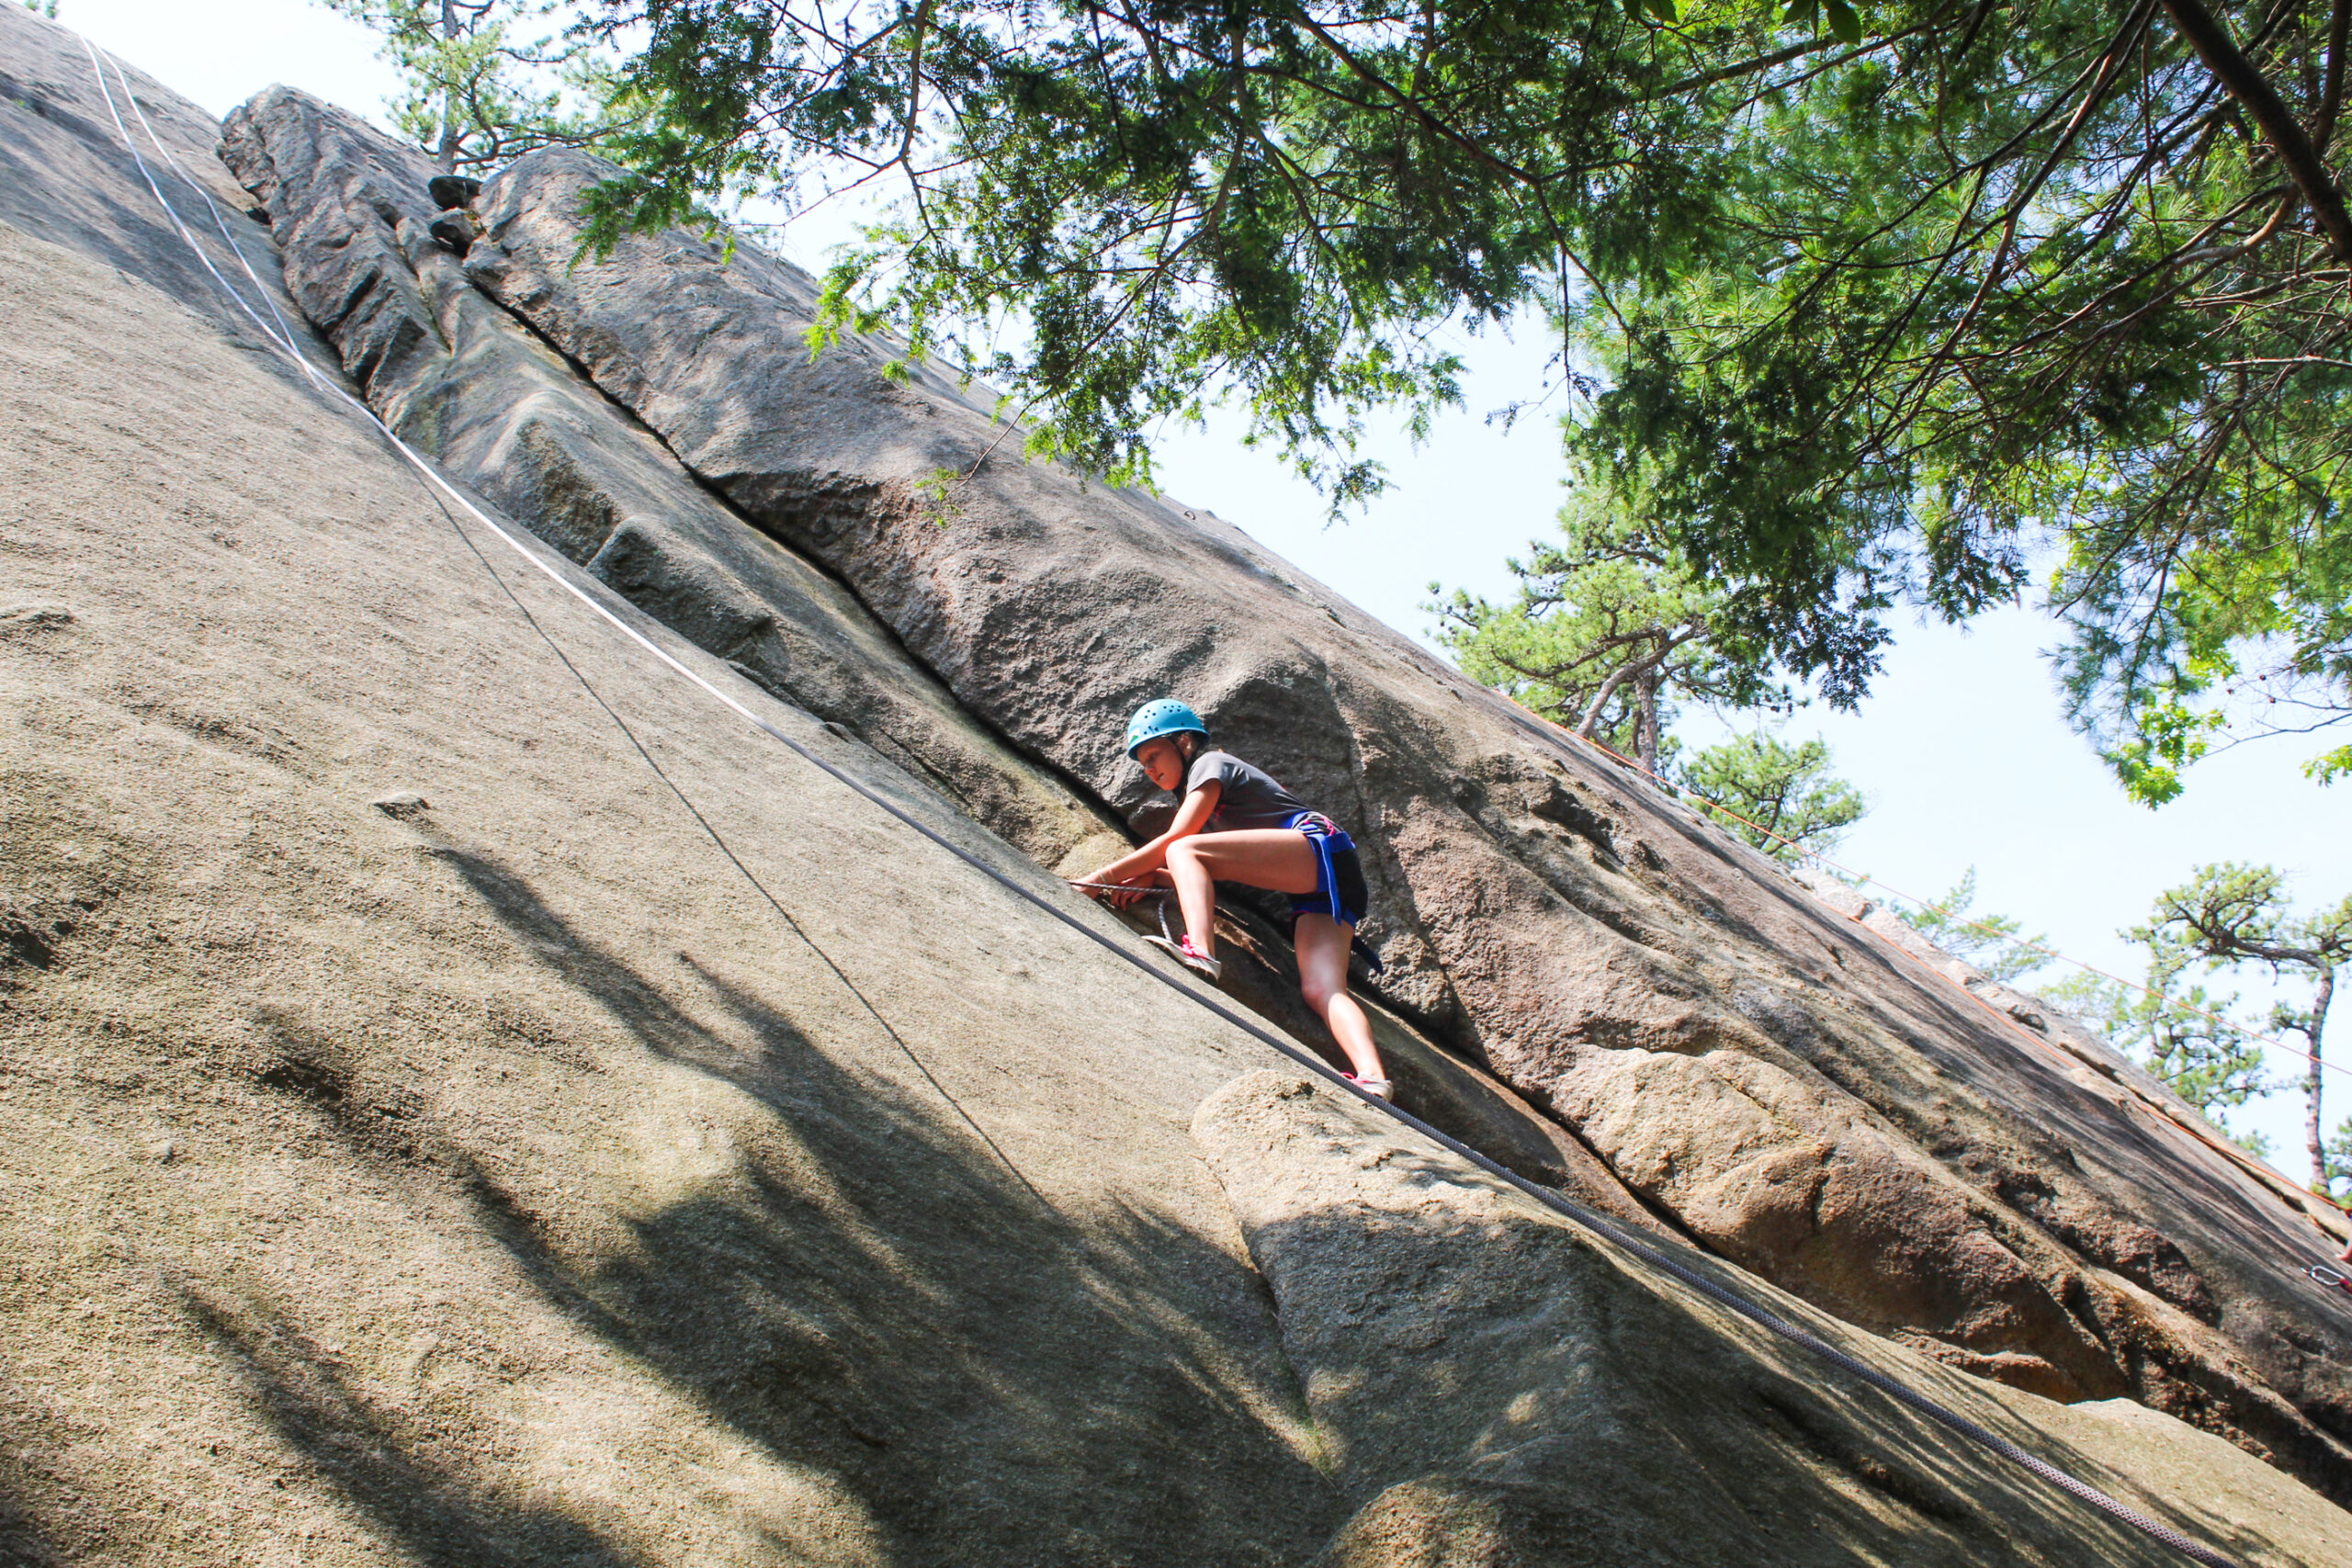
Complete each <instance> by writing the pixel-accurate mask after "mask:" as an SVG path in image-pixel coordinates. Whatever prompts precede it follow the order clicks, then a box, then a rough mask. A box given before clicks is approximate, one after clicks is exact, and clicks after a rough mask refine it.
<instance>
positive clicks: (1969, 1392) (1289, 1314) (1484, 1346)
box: [1193, 1073, 2346, 1568]
mask: <svg viewBox="0 0 2352 1568" xmlns="http://www.w3.org/2000/svg"><path fill="white" fill-rule="evenodd" d="M1193 1131H1194V1133H1195V1134H1196V1135H1197V1136H1198V1137H1199V1138H1200V1140H1201V1143H1202V1146H1203V1148H1204V1151H1205V1152H1206V1153H1207V1155H1208V1157H1209V1162H1210V1164H1211V1166H1212V1167H1213V1168H1215V1169H1216V1173H1217V1177H1218V1179H1219V1180H1220V1181H1222V1182H1223V1183H1224V1185H1225V1188H1226V1190H1227V1192H1228V1193H1229V1194H1231V1196H1232V1198H1233V1201H1234V1207H1235V1210H1236V1211H1237V1212H1238V1213H1239V1214H1240V1216H1241V1225H1242V1232H1243V1234H1244V1235H1246V1236H1248V1238H1249V1242H1250V1254H1251V1256H1252V1257H1254V1258H1256V1259H1257V1262H1258V1267H1259V1269H1261V1271H1262V1272H1263V1273H1264V1274H1265V1276H1266V1280H1267V1283H1268V1284H1269V1285H1270V1286H1272V1290H1273V1292H1274V1300H1275V1303H1276V1308H1277V1311H1278V1314H1279V1315H1280V1318H1281V1322H1282V1327H1283V1345H1284V1347H1285V1348H1287V1349H1288V1350H1289V1352H1290V1357H1291V1360H1292V1362H1293V1364H1294V1365H1295V1366H1296V1367H1297V1368H1298V1371H1299V1377H1300V1381H1301V1383H1302V1385H1303V1386H1304V1387H1305V1389H1306V1401H1307V1406H1308V1409H1309V1411H1310V1412H1311V1413H1312V1414H1313V1416H1315V1417H1316V1420H1317V1426H1318V1427H1319V1429H1320V1430H1321V1432H1322V1434H1323V1438H1324V1442H1325V1444H1326V1446H1327V1453H1328V1454H1329V1461H1330V1463H1331V1465H1332V1467H1333V1469H1334V1472H1335V1479H1336V1481H1337V1483H1338V1485H1339V1488H1340V1493H1341V1495H1342V1496H1343V1497H1344V1498H1345V1499H1346V1504H1347V1506H1348V1507H1349V1509H1350V1510H1351V1515H1350V1517H1349V1518H1348V1520H1347V1522H1346V1523H1345V1524H1344V1525H1342V1526H1341V1527H1340V1529H1339V1531H1338V1533H1337V1534H1336V1535H1335V1536H1334V1537H1333V1538H1332V1541H1331V1544H1330V1545H1329V1547H1328V1548H1327V1549H1326V1550H1325V1551H1324V1553H1323V1555H1322V1557H1321V1558H1320V1559H1319V1562H1321V1563H1323V1564H1325V1565H1327V1568H1392V1565H1397V1568H1401V1565H1403V1564H1408V1563H1409V1564H1413V1565H1415V1568H1472V1565H1474V1564H1476V1565H1485V1564H1490V1563H1498V1562H1527V1563H1538V1562H1544V1563H1553V1562H1559V1563H1566V1562H1574V1563H1587V1562H1589V1563H1611V1564H1634V1563H1640V1564H1650V1563H1657V1564H1660V1565H1664V1564H1679V1563H1695V1562H1709V1563H1713V1562H1754V1561H1758V1560H1759V1559H1764V1558H1770V1560H1773V1561H1777V1562H1807V1563H1821V1564H1825V1565H1826V1564H1830V1563H1885V1564H1889V1565H1890V1568H1891V1565H1894V1564H1901V1565H1902V1568H1930V1565H1936V1568H1941V1565H1945V1564H1949V1565H1950V1568H1963V1565H1965V1568H1979V1565H1982V1564H1986V1563H1996V1562H1998V1563H2020V1564H2022V1563H2048V1564H2050V1565H2052V1568H2059V1565H2061V1564H2068V1563H2074V1562H2080V1561H2082V1560H2083V1559H2084V1557H2085V1556H2086V1555H2087V1556H2089V1557H2090V1558H2091V1559H2092V1560H2094V1561H2097V1562H2108V1563H2118V1564H2120V1563H2134V1564H2146V1565H2147V1568H2170V1565H2172V1564H2177V1563H2178V1562H2182V1561H2183V1559H2182V1558H2180V1557H2179V1556H2178V1555H2177V1553H2176V1552H2175V1551H2173V1550H2172V1549H2171V1548H2169V1547H2165V1546H2162V1545H2159V1544H2158V1543H2156V1542H2154V1541H2153V1540H2149V1539H2148V1538H2147V1537H2146V1536H2143V1535H2141V1534H2139V1533H2138V1532H2136V1531H2133V1530H2131V1529H2128V1528H2126V1527H2124V1526H2122V1525H2120V1524H2117V1523H2112V1522H2107V1523H2105V1524H2104V1525H2103V1527H2102V1528H2101V1529H2098V1530H2096V1531H2094V1532H2090V1533H2087V1534H2086V1532H2085V1531H2084V1530H2083V1529H2082V1528H2081V1520H2080V1519H2079V1517H2077V1516H2076V1515H2075V1513H2074V1512H2073V1511H2064V1512H2060V1511H2054V1510H2052V1508H2051V1507H2050V1506H2049V1498H2048V1497H2047V1496H2046V1495H2043V1494H2042V1493H2041V1491H2040V1490H2039V1489H2038V1488H2037V1487H2036V1486H2035V1485H2034V1484H2033V1483H2030V1481H2028V1480H2027V1479H2026V1478H2025V1477H2024V1475H2023V1474H2022V1472H2018V1471H2016V1470H2014V1469H2012V1468H2010V1467H2008V1466H2006V1465H2004V1464H2002V1463H2001V1462H2000V1461H1997V1460H1996V1459H1995V1458H1994V1457H1993V1456H1992V1455H1991V1454H1990V1453H1989V1452H1987V1451H1985V1450H1976V1451H1975V1452H1973V1453H1972V1452H1969V1451H1967V1450H1964V1449H1963V1450H1959V1451H1954V1450H1952V1449H1951V1445H1950V1442H1949V1436H1948V1434H1947V1433H1946V1432H1945V1430H1944V1429H1943V1428H1941V1427H1938V1426H1935V1425H1933V1424H1931V1423H1930V1422H1929V1421H1928V1418H1927V1417H1926V1416H1922V1415H1921V1414H1919V1413H1918V1412H1917V1411H1915V1410H1912V1409H1909V1408H1907V1407H1905V1406H1904V1405H1902V1404H1897V1403H1895V1402H1894V1400H1892V1399H1889V1398H1887V1397H1886V1396H1885V1395H1883V1393H1878V1392H1877V1391H1875V1390H1871V1389H1868V1388H1866V1387H1864V1386H1862V1385H1860V1383H1858V1382H1854V1381H1852V1380H1849V1379H1841V1378H1839V1377H1838V1376H1836V1375H1834V1374H1832V1375H1824V1371H1823V1367H1822V1364H1821V1362H1819V1361H1818V1360H1816V1359H1814V1358H1813V1357H1812V1356H1811V1355H1810V1354H1809V1353H1808V1352H1806V1351H1804V1350H1803V1349H1800V1348H1797V1347H1796V1346H1794V1345H1792V1343H1791V1342H1789V1341H1788V1340H1785V1339H1782V1338H1780V1337H1775V1336H1774V1335H1773V1334H1772V1333H1770V1331H1769V1330H1767V1329H1765V1328H1763V1327H1762V1326H1760V1325H1758V1324H1756V1323H1755V1322H1753V1321H1751V1320H1750V1319H1747V1318H1746V1317H1743V1316H1740V1315H1739V1314H1735V1313H1732V1312H1730V1311H1727V1310H1726V1309H1724V1307H1722V1306H1721V1305H1719V1304H1718V1303H1713V1302H1711V1301H1709V1300H1707V1299H1706V1298H1705V1297H1703V1296H1700V1295H1698V1294H1696V1293H1695V1292H1691V1291H1690V1290H1688V1289H1686V1288H1683V1287H1681V1286H1679V1285H1677V1284H1675V1283H1674V1282H1672V1281H1671V1280H1668V1279H1666V1278H1664V1277H1662V1276H1661V1275H1660V1274H1659V1273H1657V1271H1655V1270H1653V1269H1648V1268H1647V1267H1646V1266H1645V1265H1644V1264H1642V1263H1640V1262H1637V1261H1634V1260H1633V1259H1631V1258H1628V1256H1627V1255H1626V1254H1624V1253H1623V1252H1622V1251H1620V1250H1618V1249H1616V1248H1613V1247H1609V1246H1607V1245H1603V1244H1600V1243H1598V1242H1596V1240H1595V1239H1594V1238H1593V1236H1591V1235H1589V1234H1587V1233H1583V1232H1580V1231H1578V1230H1577V1229H1575V1228H1573V1227H1572V1226H1570V1225H1569V1224H1566V1222H1565V1221H1563V1220H1562V1219H1561V1217H1560V1216H1558V1215H1556V1214H1554V1213H1548V1212H1546V1211H1544V1210H1543V1209H1540V1208H1538V1207H1536V1206H1535V1205H1534V1204H1533V1203H1532V1202H1530V1201H1528V1200H1527V1199H1526V1198H1524V1197H1523V1196H1521V1194H1519V1193H1517V1192H1514V1191H1512V1190H1510V1189H1508V1188H1505V1187H1503V1186H1501V1185H1500V1184H1499V1183H1496V1182H1492V1181H1489V1180H1487V1179H1481V1178H1478V1177H1476V1176H1465V1175H1464V1172H1463V1171H1462V1170H1461V1168H1460V1167H1459V1166H1458V1165H1456V1164H1454V1163H1453V1162H1452V1161H1447V1160H1440V1159H1433V1158H1431V1157H1430V1155H1429V1153H1428V1151H1427V1149H1426V1148H1417V1147H1415V1146H1414V1145H1413V1143H1412V1142H1411V1141H1410V1140H1409V1139H1405V1138H1399V1137H1397V1135H1396V1134H1395V1131H1394V1129H1393V1128H1391V1127H1389V1126H1386V1125H1384V1124H1382V1123H1381V1122H1379V1121H1378V1120H1377V1119H1376V1118H1374V1117H1372V1116H1368V1115H1367V1114H1365V1112H1364V1111H1363V1109H1362V1108H1361V1107H1357V1106H1352V1105H1341V1104H1340V1103H1338V1102H1336V1101H1335V1100H1332V1099H1331V1098H1330V1097H1329V1096H1328V1095H1320V1094H1316V1093H1314V1092H1312V1091H1311V1090H1310V1089H1309V1087H1308V1085H1306V1083H1305V1082H1303V1081H1301V1080H1298V1079H1296V1078H1294V1077H1285V1076H1283V1075H1279V1074H1275V1073H1260V1074H1255V1075H1253V1076H1251V1077H1247V1078H1243V1079H1241V1080H1239V1081H1238V1082H1237V1083H1234V1084H1232V1085H1231V1086H1229V1087H1228V1088H1227V1089H1224V1090H1223V1091H1221V1092H1220V1093H1218V1094H1217V1095H1216V1097H1215V1098H1214V1099H1212V1100H1209V1101H1208V1102H1207V1103H1206V1104H1204V1106H1203V1107H1202V1108H1201V1111H1200V1114H1199V1115H1198V1116H1197V1117H1196V1118H1195V1119H1194V1122H1193ZM1660 1245H1663V1246H1665V1247H1667V1248H1668V1250H1669V1251H1672V1252H1676V1253H1679V1254H1680V1256H1679V1258H1678V1261H1679V1262H1680V1263H1681V1264H1682V1265H1683V1266H1684V1267H1686V1268H1690V1269H1698V1270H1701V1271H1702V1272H1706V1273H1712V1274H1714V1275H1715V1276H1716V1277H1717V1282H1718V1283H1723V1284H1728V1285H1730V1286H1732V1287H1733V1288H1734V1289H1736V1290H1739V1291H1741V1292H1747V1293H1748V1294H1749V1295H1750V1297H1751V1299H1755V1298H1761V1304H1762V1305H1764V1306H1765V1307H1767V1308H1768V1310H1770V1311H1771V1312H1773V1313H1775V1314H1778V1315H1779V1316H1781V1318H1783V1319H1786V1320H1789V1321H1792V1322H1794V1323H1796V1324H1798V1325H1801V1326H1803V1327H1804V1328H1806V1329H1809V1330H1810V1331H1812V1332H1813V1333H1814V1334H1815V1335H1817V1336H1819V1337H1823V1338H1825V1339H1826V1340H1827V1341H1829V1343H1831V1344H1832V1345H1834V1346H1836V1347H1837V1348H1838V1349H1839V1350H1842V1351H1844V1352H1845V1353H1846V1354H1848V1355H1850V1356H1854V1357H1857V1358H1859V1359H1861V1360H1863V1361H1865V1362H1866V1363H1869V1364H1870V1365H1871V1366H1872V1367H1874V1368H1875V1369H1876V1370H1878V1371H1882V1372H1885V1373H1888V1374H1891V1375H1893V1376H1894V1377H1896V1378H1898V1379H1900V1380H1902V1381H1903V1382H1905V1384H1907V1385H1908V1386H1910V1387H1911V1388H1913V1389H1914V1390H1916V1391H1917V1392H1919V1393H1924V1394H1926V1395H1927V1396H1928V1397H1929V1398H1931V1399H1934V1400H1936V1401H1938V1402H1939V1403H1940V1404H1943V1405H1944V1406H1945V1407H1946V1408H1947V1409H1951V1410H1954V1411H1956V1412H1957V1413H1958V1414H1960V1415H1961V1416H1963V1417H1964V1418H1966V1419H1968V1420H1971V1421H1974V1422H1976V1423H1977V1424H1978V1425H1980V1426H1983V1427H1989V1428H1990V1429H1992V1430H1993V1431H1995V1432H1997V1433H1999V1434H2001V1435H2002V1436H2005V1437H2007V1438H2010V1439H2011V1440H2013V1441H2014V1440H2019V1439H2023V1440H2027V1441H2032V1442H2036V1443H2037V1445H2038V1446H2040V1448H2041V1451H2042V1452H2043V1453H2044V1454H2045V1456H2047V1457H2051V1458H2053V1459H2056V1460H2057V1461H2058V1462H2060V1463H2061V1464H2063V1465H2064V1467H2065V1468H2066V1469H2068V1470H2069V1471H2070V1472H2073V1473H2074V1474H2075V1475H2077V1476H2079V1477H2081V1478H2082V1479H2084V1480H2086V1481H2089V1482H2090V1483H2092V1484H2094V1485H2096V1486H2098V1487H2100V1488H2102V1489H2103V1490H2105V1491H2107V1492H2108V1494H2109V1495H2110V1496H2113V1497H2116V1498H2117V1499H2118V1500H2119V1501H2121V1502H2122V1503H2124V1504H2125V1505H2126V1506H2131V1507H2137V1508H2142V1509H2144V1510H2149V1511H2154V1512H2158V1513H2164V1512H2165V1511H2166V1510H2167V1507H2168V1504H2167V1500H2166V1499H2167V1495H2169V1498H2170V1503H2169V1506H2171V1507H2179V1508H2182V1511H2184V1512H2186V1513H2188V1514H2189V1515H2191V1516H2193V1517H2195V1519H2196V1522H2197V1529H2198V1539H2200V1540H2208V1541H2212V1542H2217V1543H2218V1542H2222V1541H2226V1542H2228V1543H2229V1547H2228V1548H2227V1549H2226V1550H2230V1551H2233V1552H2235V1553H2239V1554H2242V1557H2243V1560H2244V1561H2247V1562H2280V1563H2289V1562H2327V1561H2329V1560H2331V1559H2339V1558H2342V1557H2343V1556H2344V1555H2345V1552H2346V1546H2345V1543H2344V1542H2343V1541H2341V1540H2336V1539H2335V1531H2336V1530H2338V1529H2340V1528H2341V1527H2340V1524H2339V1521H2340V1520H2341V1518H2342V1517H2343V1516H2342V1515H2341V1514H2340V1513H2338V1512H2337V1510H2335V1509H2334V1508H2331V1507H2328V1506H2325V1505H2324V1504H2322V1503H2321V1502H2320V1501H2319V1499H2318V1498H2316V1497H2315V1496H2313V1495H2312V1494H2310V1493H2309V1492H2306V1491H2304V1490H2303V1489H2302V1488H2301V1487H2300V1486H2296V1485H2293V1484H2291V1483H2289V1482H2287V1480H2286V1478H2285V1477H2283V1476H2281V1475H2279V1474H2278V1472H2276V1471H2274V1470H2271V1469H2269V1468H2267V1466H2265V1465H2264V1464H2262V1463H2261V1462H2260V1461H2257V1460H2256V1459H2254V1458H2253V1457H2252V1456H2250V1455H2248V1454H2245V1453H2244V1452H2242V1451H2241V1450H2237V1449H2235V1448H2233V1447H2232V1446H2231V1445H2229V1444H2227V1443H2225V1442H2223V1441H2222V1440H2221V1439H2220V1438H2215V1437H2212V1436H2211V1435H2210V1434H2207V1433H2202V1432H2198V1431H2194V1430H2192V1429H2190V1428H2189V1427H2185V1426H2183V1425H2181V1424H2180V1423H2178V1422H2177V1421H2168V1420H2165V1419H2164V1418H2162V1417H2160V1416H2153V1415H2152V1414H2151V1413H2150V1412H2149V1411H2147V1410H2146V1409H2145V1408H2144V1407H2143V1406H2141V1405H2138V1404H2133V1403H2131V1401H2129V1400H2120V1399H2116V1400H2101V1401H2093V1402H2090V1403H2086V1404H2073V1405H2064V1404H2054V1403H2052V1402H2051V1401H2049V1400H2046V1399H2043V1398H2041V1397H2040V1396H2038V1395H2036V1394H2032V1393H2025V1392H2023V1391H2022V1390H2017V1389H2010V1388H2006V1387H2003V1386H2002V1385H2000V1384H1998V1383H1996V1382H1988V1381H1984V1380H1979V1379H1974V1378H1970V1377H1968V1376H1966V1375H1964V1374H1962V1373H1960V1372H1958V1371H1953V1370H1951V1369H1950V1368H1946V1367H1942V1366H1939V1365H1937V1364H1935V1363H1933V1362H1931V1361H1928V1360H1926V1359H1924V1358H1921V1357H1917V1356H1913V1355H1907V1354H1905V1353H1903V1352H1902V1351H1899V1350H1896V1349H1894V1348H1892V1347H1890V1346H1888V1345H1887V1344H1886V1343H1885V1342H1884V1341H1883V1340H1876V1339H1873V1338H1871V1337H1870V1336H1868V1335H1864V1334H1858V1333H1856V1332H1854V1331H1853V1330H1852V1329H1851V1328H1849V1327H1848V1326H1846V1325H1842V1324H1840V1323H1838V1321H1836V1320H1835V1319H1833V1318H1830V1317H1828V1316H1827V1315H1826V1314H1822V1313H1820V1312H1818V1311H1816V1310H1812V1309H1808V1308H1807V1307H1806V1306H1805V1305H1804V1303H1800V1302H1798V1301H1796V1300H1794V1299H1793V1298H1792V1297H1789V1296H1786V1295H1782V1294H1781V1293H1780V1292H1775V1291H1771V1290H1770V1289H1769V1288H1762V1287H1759V1286H1758V1285H1757V1284H1756V1282H1755V1281H1753V1280H1746V1279H1741V1278H1739V1277H1738V1276H1737V1274H1736V1271H1735V1270H1731V1269H1724V1268H1723V1267H1722V1266H1721V1265H1719V1264H1714V1263H1712V1262H1711V1260H1709V1259H1707V1258H1702V1257H1701V1256H1699V1255H1698V1254H1696V1253H1695V1252H1692V1251H1690V1250H1689V1249H1687V1248H1683V1247H1677V1246H1676V1245H1675V1244H1673V1243H1671V1242H1668V1243H1663V1244H1660ZM1433 1390H1442V1398H1432V1397H1430V1393H1431V1391H1433ZM1668 1454H1670V1455H1671V1456H1672V1458H1671V1459H1670V1460H1666V1459H1664V1458H1663V1457H1662V1456H1665V1455H1668ZM2190 1477H2195V1478H2196V1480H2195V1481H2194V1482H2189V1481H2188V1478H2190ZM2182 1483H2188V1487H2189V1488H2190V1489H2189V1490H2188V1491H2183V1490H2180V1489H2179V1488H2180V1487H2181V1486H2182ZM2183 1505H2185V1507H2183Z"/></svg>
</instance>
